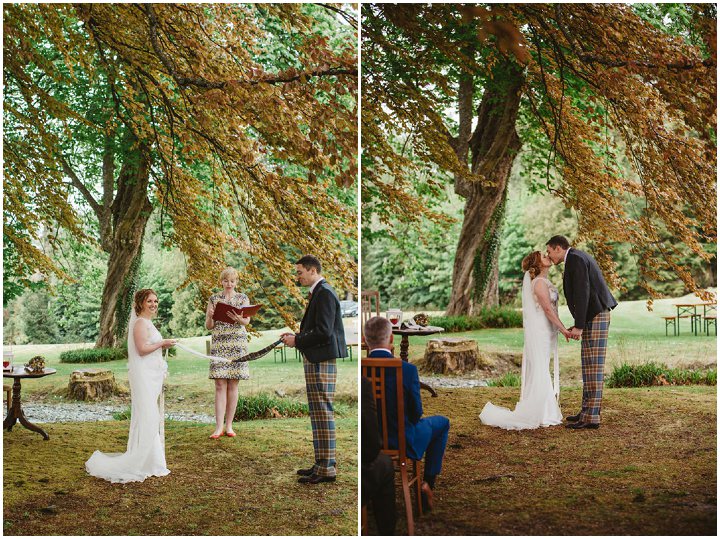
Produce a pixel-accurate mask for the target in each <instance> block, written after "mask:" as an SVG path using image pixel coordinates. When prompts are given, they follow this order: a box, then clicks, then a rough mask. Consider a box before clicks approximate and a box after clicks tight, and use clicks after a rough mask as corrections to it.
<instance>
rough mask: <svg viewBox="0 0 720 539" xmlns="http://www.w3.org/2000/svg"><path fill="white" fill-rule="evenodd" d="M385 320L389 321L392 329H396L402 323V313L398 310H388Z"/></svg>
mask: <svg viewBox="0 0 720 539" xmlns="http://www.w3.org/2000/svg"><path fill="white" fill-rule="evenodd" d="M387 319H388V320H390V323H391V324H392V325H393V327H398V326H399V325H400V323H401V322H402V311H401V310H400V309H388V311H387Z"/></svg>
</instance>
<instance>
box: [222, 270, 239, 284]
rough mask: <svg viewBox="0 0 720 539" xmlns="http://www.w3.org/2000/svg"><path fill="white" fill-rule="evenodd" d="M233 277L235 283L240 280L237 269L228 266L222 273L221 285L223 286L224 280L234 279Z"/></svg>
mask: <svg viewBox="0 0 720 539" xmlns="http://www.w3.org/2000/svg"><path fill="white" fill-rule="evenodd" d="M233 277H234V278H235V281H237V280H238V279H239V278H240V274H239V273H238V271H237V270H236V269H235V268H231V267H229V266H228V267H227V268H225V269H224V270H222V271H221V272H220V284H222V282H223V279H232V278H233Z"/></svg>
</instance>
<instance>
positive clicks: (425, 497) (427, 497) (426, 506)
mask: <svg viewBox="0 0 720 539" xmlns="http://www.w3.org/2000/svg"><path fill="white" fill-rule="evenodd" d="M420 499H421V501H422V508H423V513H428V512H430V511H432V509H433V491H432V489H431V488H430V485H428V484H427V482H426V481H423V482H422V485H420Z"/></svg>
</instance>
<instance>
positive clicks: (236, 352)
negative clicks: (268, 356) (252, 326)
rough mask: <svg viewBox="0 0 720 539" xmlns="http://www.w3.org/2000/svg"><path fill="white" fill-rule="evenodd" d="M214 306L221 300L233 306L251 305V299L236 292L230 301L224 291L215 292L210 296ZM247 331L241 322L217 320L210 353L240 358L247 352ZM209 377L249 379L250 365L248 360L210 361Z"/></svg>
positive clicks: (226, 357) (227, 357) (213, 330)
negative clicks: (230, 322)
mask: <svg viewBox="0 0 720 539" xmlns="http://www.w3.org/2000/svg"><path fill="white" fill-rule="evenodd" d="M210 301H211V302H212V305H213V307H215V306H216V305H217V303H218V302H219V301H222V302H223V303H229V304H230V305H232V306H233V307H242V306H243V305H250V300H249V299H248V297H247V296H246V295H245V294H241V293H240V292H236V293H235V295H234V296H233V297H232V299H230V300H229V301H228V300H227V299H225V298H224V297H223V293H222V292H220V293H218V294H213V295H212V296H210ZM247 345H248V338H247V331H245V326H243V325H241V324H226V323H225V322H215V327H214V328H213V329H212V342H211V344H210V355H211V356H219V357H223V358H225V359H230V360H233V359H239V358H241V357H242V356H244V355H246V354H247ZM209 378H211V379H215V378H223V379H228V380H249V379H250V367H249V365H248V363H247V362H243V363H226V362H224V361H210V376H209Z"/></svg>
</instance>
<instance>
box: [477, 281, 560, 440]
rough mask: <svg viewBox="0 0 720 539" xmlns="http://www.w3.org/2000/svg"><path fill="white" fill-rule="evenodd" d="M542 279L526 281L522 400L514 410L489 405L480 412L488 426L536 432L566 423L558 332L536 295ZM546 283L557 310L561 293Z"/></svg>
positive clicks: (548, 282)
mask: <svg viewBox="0 0 720 539" xmlns="http://www.w3.org/2000/svg"><path fill="white" fill-rule="evenodd" d="M538 279H542V278H541V277H537V278H536V279H535V280H532V281H531V279H530V274H529V273H527V272H526V273H525V278H524V280H523V297H522V300H523V333H524V338H525V345H524V347H523V360H522V377H521V389H520V400H519V401H518V403H517V404H516V405H515V409H514V410H509V409H508V408H505V407H502V406H496V405H495V404H492V403H491V402H488V403H487V404H486V405H485V407H484V408H483V410H482V412H481V413H480V421H481V422H482V423H484V424H485V425H490V426H493V427H500V428H503V429H514V430H519V429H536V428H538V427H549V426H551V425H559V424H560V423H562V413H561V412H560V406H559V405H558V401H557V398H558V396H559V394H560V371H559V365H558V349H557V345H558V341H557V330H556V329H555V328H554V327H553V325H552V324H551V323H550V321H549V320H548V318H547V316H545V313H544V312H543V310H542V308H541V307H540V305H539V304H538V303H537V299H536V297H535V294H534V292H533V287H534V286H535V284H536V281H537V280H538ZM545 281H546V282H547V284H548V287H549V289H550V301H551V302H552V304H553V307H554V308H555V309H556V310H557V300H558V291H557V289H556V288H555V287H554V286H553V285H552V284H551V283H550V281H547V279H545ZM551 356H554V360H555V361H554V365H553V371H554V384H553V380H551V378H550V357H551ZM553 385H554V387H553Z"/></svg>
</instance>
